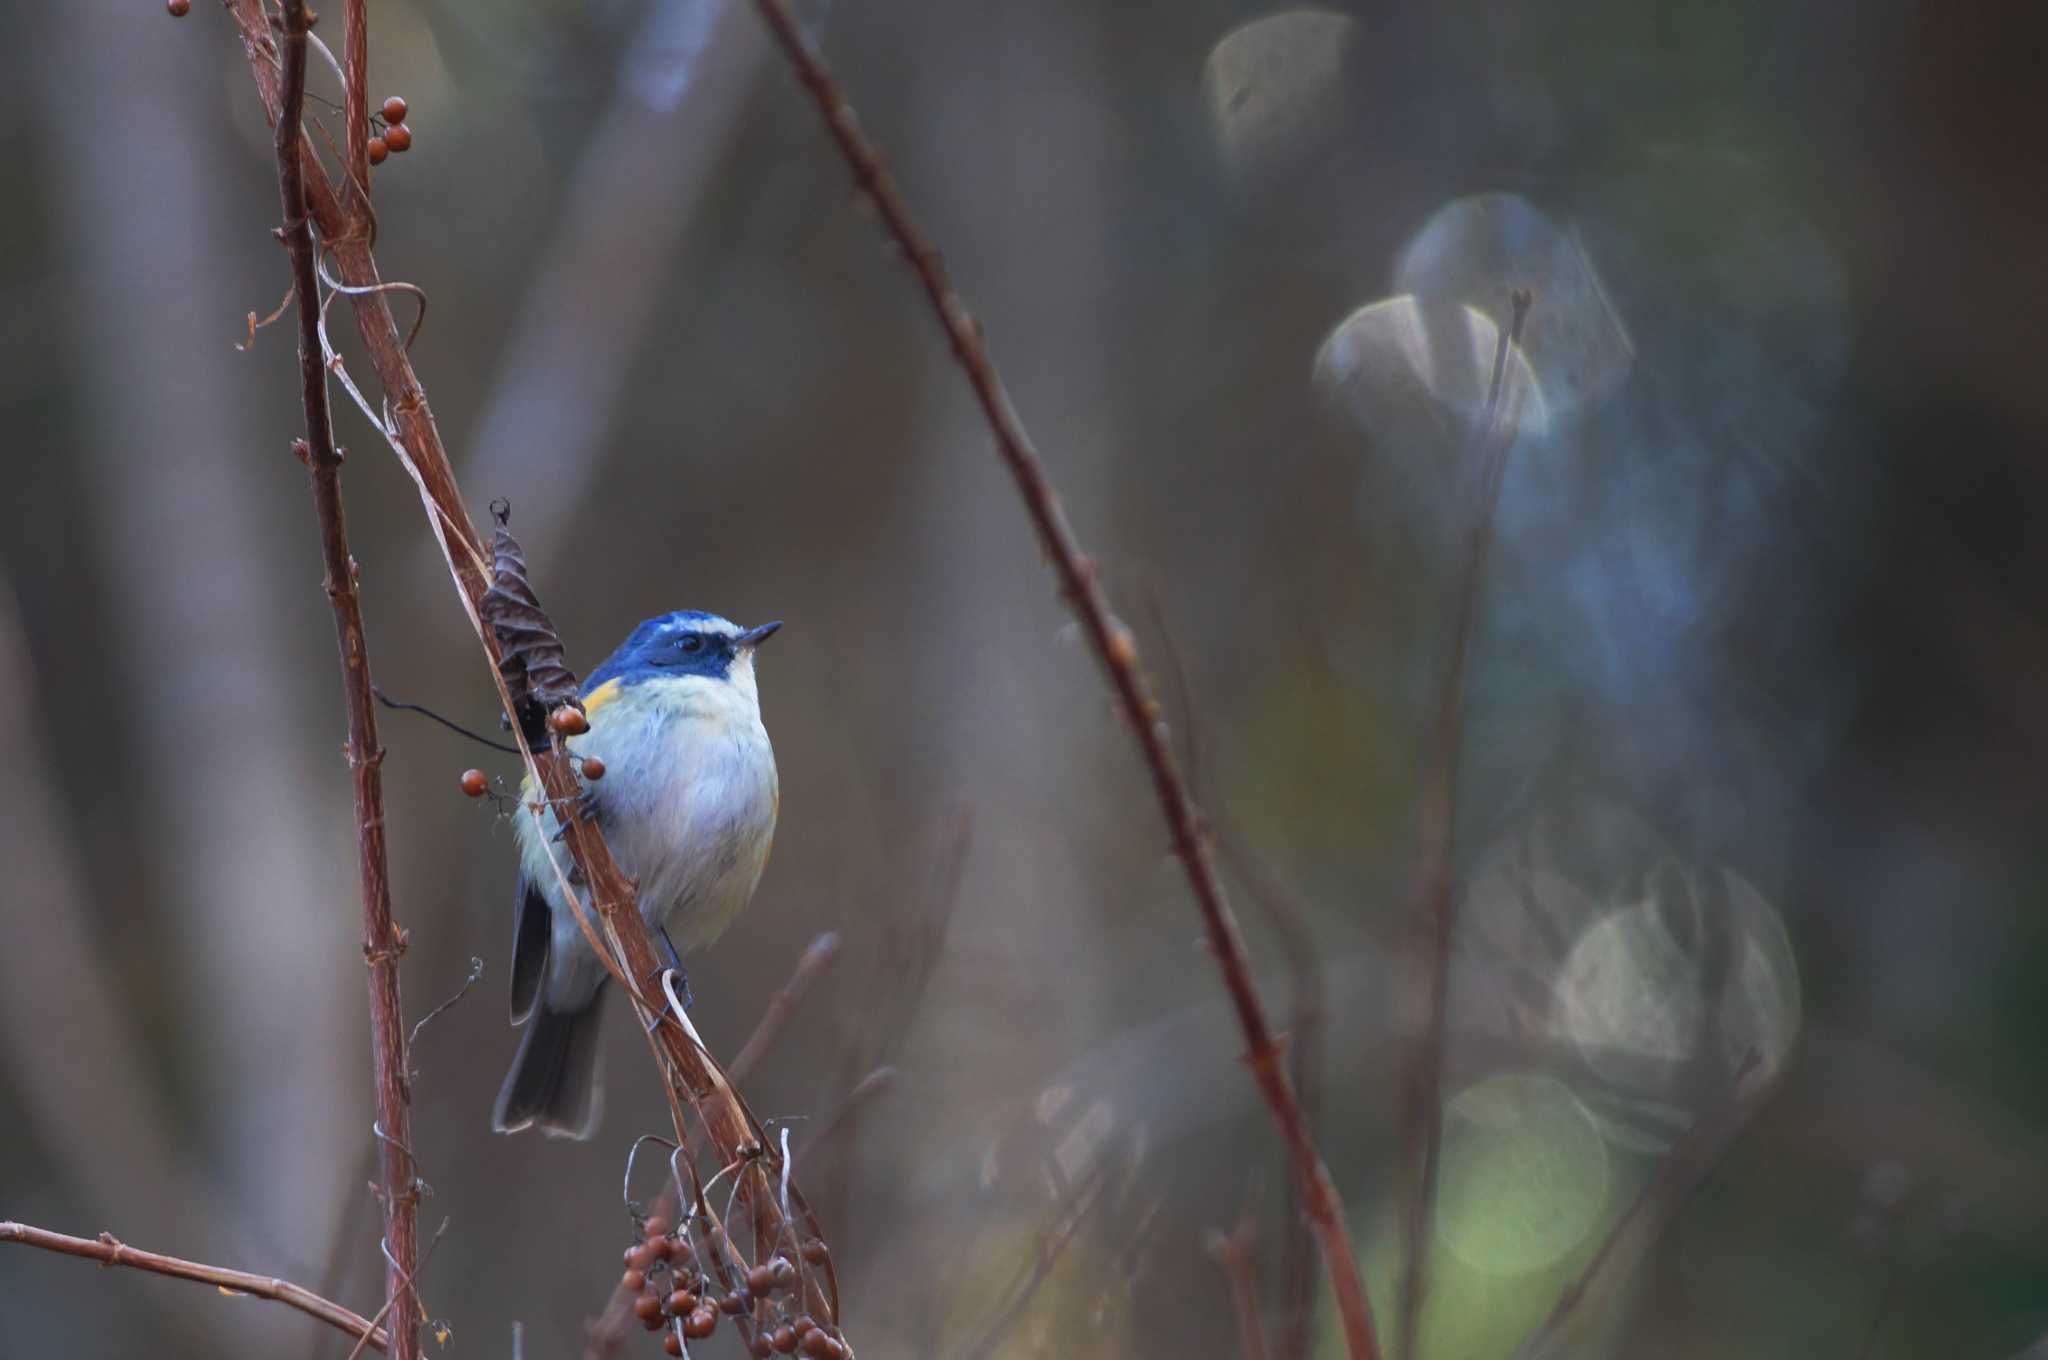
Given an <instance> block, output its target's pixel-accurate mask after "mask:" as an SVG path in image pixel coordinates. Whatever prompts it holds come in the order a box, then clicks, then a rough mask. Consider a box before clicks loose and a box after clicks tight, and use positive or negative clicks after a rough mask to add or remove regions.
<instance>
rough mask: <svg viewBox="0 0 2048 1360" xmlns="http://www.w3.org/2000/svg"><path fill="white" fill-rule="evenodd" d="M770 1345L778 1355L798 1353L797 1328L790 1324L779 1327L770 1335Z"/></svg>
mask: <svg viewBox="0 0 2048 1360" xmlns="http://www.w3.org/2000/svg"><path fill="white" fill-rule="evenodd" d="M768 1344H769V1345H770V1346H771V1347H773V1348H774V1350H775V1352H776V1353H777V1354H778V1355H791V1354H794V1353H795V1351H796V1328H794V1327H792V1326H790V1325H789V1324H788V1323H786V1322H785V1323H784V1324H782V1326H780V1327H777V1328H776V1329H775V1330H774V1331H773V1332H772V1333H770V1334H769V1337H768Z"/></svg>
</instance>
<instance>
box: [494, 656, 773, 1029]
mask: <svg viewBox="0 0 2048 1360" xmlns="http://www.w3.org/2000/svg"><path fill="white" fill-rule="evenodd" d="M733 672H734V673H733V676H732V678H731V679H727V680H712V679H707V678H705V677H702V676H679V677H662V678H658V679H651V680H643V681H641V682H639V683H637V684H634V685H631V686H628V687H626V688H625V689H624V690H623V691H621V692H620V693H619V694H618V695H617V696H616V697H613V698H610V699H609V700H608V701H607V702H605V703H603V704H601V705H599V706H598V707H597V708H596V709H595V711H594V712H593V713H592V714H591V719H590V731H589V732H588V733H586V734H584V735H583V736H581V737H578V738H576V739H575V741H574V742H573V743H572V747H573V749H574V750H575V751H576V752H577V753H578V754H579V755H587V756H596V757H598V758H599V759H600V760H602V761H604V763H605V775H604V778H603V779H602V780H599V781H597V782H595V783H593V784H591V785H590V786H589V787H590V788H591V790H592V792H593V793H594V794H595V795H596V799H597V804H598V808H599V813H600V817H601V819H602V821H603V824H604V828H605V834H606V839H607V841H608V843H609V844H610V846H611V849H612V853H613V854H614V855H615V856H616V857H617V859H618V861H619V867H620V868H622V869H624V870H625V871H626V873H627V874H629V875H630V876H631V877H632V878H633V879H634V881H635V882H636V883H637V884H638V887H639V895H640V911H641V914H642V915H643V916H644V917H646V918H647V920H648V923H649V924H650V925H658V924H666V925H667V926H668V931H669V935H670V937H671V938H672V939H673V940H674V941H675V944H676V948H678V949H679V950H682V951H683V952H685V953H688V952H690V951H691V950H694V949H698V948H701V947H703V946H704V945H707V944H709V943H710V942H711V941H712V940H713V939H715V938H717V936H718V935H719V933H720V932H722V931H723V930H724V929H725V927H726V926H727V925H729V924H730V923H731V921H732V919H733V918H734V917H735V916H737V915H738V914H739V912H740V911H741V910H742V909H743V908H744V907H745V906H746V905H747V903H748V901H749V900H750V899H751V898H752V897H753V895H754V887H755V885H756V884H757V883H759V882H760V879H761V871H762V869H763V868H764V867H765V866H766V864H767V862H768V847H769V843H770V841H771V840H772V839H773V836H774V833H775V813H776V806H777V800H778V788H777V782H776V775H775V753H774V750H773V748H771V747H770V745H769V743H768V733H767V730H766V729H765V728H763V727H762V725H761V714H760V707H759V703H758V701H757V699H756V691H755V687H754V677H753V664H752V658H751V657H743V658H741V659H740V661H739V662H736V663H735V665H734V667H733ZM742 672H744V673H743V674H742ZM518 821H519V824H520V849H521V851H522V854H523V857H524V859H525V863H526V870H527V873H528V875H529V877H530V878H532V879H533V880H534V881H535V882H539V883H542V884H544V885H546V886H547V888H548V898H549V902H550V905H551V906H553V907H554V908H555V911H554V923H553V924H554V930H553V957H552V960H551V963H550V966H549V981H548V994H549V999H550V1001H551V1002H552V1003H554V1004H557V1005H562V1004H568V1003H572V1002H578V1001H581V1000H583V999H585V998H586V997H587V996H588V995H589V994H591V993H592V992H594V991H595V990H596V988H597V986H598V985H599V983H600V982H602V980H603V976H604V973H603V967H602V965H600V964H599V963H598V962H597V960H596V959H595V958H594V957H593V956H592V955H591V954H590V950H589V946H588V944H587V943H586V942H585V940H584V939H583V935H582V931H581V930H580V929H579V928H578V926H577V925H576V921H575V918H574V917H573V916H572V915H570V914H569V913H568V911H567V910H566V909H565V908H564V907H563V904H562V903H561V902H560V900H559V899H560V888H559V885H558V884H557V882H556V880H555V877H554V871H553V869H552V868H551V867H550V866H549V865H548V863H547V859H546V856H545V853H544V851H543V847H542V846H541V844H540V840H539V837H538V835H537V834H536V828H535V826H534V823H533V820H532V818H530V817H521V818H519V819H518ZM555 849H556V853H557V856H558V858H560V859H561V860H562V861H563V862H564V864H566V863H567V860H568V856H567V853H566V851H565V850H563V848H562V847H561V845H560V843H559V842H556V843H555ZM657 947H659V946H658V945H657Z"/></svg>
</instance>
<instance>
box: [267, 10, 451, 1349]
mask: <svg viewBox="0 0 2048 1360" xmlns="http://www.w3.org/2000/svg"><path fill="white" fill-rule="evenodd" d="M361 3H362V0H350V6H349V9H350V12H351V14H355V12H356V11H358V10H359V9H360V7H361ZM310 22H311V21H310V17H309V15H308V12H307V9H306V3H305V0H284V51H283V54H282V56H283V84H282V88H281V90H280V96H279V97H280V101H281V102H280V113H279V117H278V120H277V127H276V137H275V144H276V148H277V182H278V192H279V195H280V197H281V198H282V199H283V204H284V226H283V228H282V229H281V230H280V231H279V233H278V235H279V236H280V238H281V239H282V240H283V241H284V244H285V249H286V250H288V251H289V252H290V253H291V262H292V295H293V298H294V300H295V301H296V303H297V305H298V315H299V379H300V386H301V393H300V396H301V401H302V402H303V404H304V407H305V414H306V437H305V438H304V439H302V440H298V441H295V443H294V448H295V449H296V450H297V451H298V454H299V457H300V459H301V460H302V461H303V462H304V463H305V464H306V468H307V470H308V471H309V472H310V473H311V474H312V478H313V507H314V512H315V514H316V515H317V516H318V518H319V521H320V550H321V556H322V558H323V559H324V561H325V563H326V568H327V581H326V589H327V599H328V602H329V603H330V604H331V605H332V606H333V608H334V632H335V638H336V640H337V641H338V643H339V644H340V647H341V675H342V689H343V692H344V693H345V695H346V696H347V703H348V764H349V769H350V771H351V772H352V774H353V775H354V782H355V814H356V847H357V861H358V869H359V872H360V876H361V878H362V893H363V961H364V963H366V964H367V965H368V966H369V982H370V1029H371V1036H372V1039H373V1041H374V1043H373V1053H374V1055H375V1069H376V1084H377V1125H376V1132H377V1137H378V1140H379V1144H380V1152H381V1156H380V1159H379V1160H380V1161H381V1163H382V1168H383V1185H382V1189H381V1192H380V1197H381V1198H382V1199H383V1201H384V1242H385V1246H386V1247H387V1249H388V1250H387V1252H386V1264H385V1301H386V1307H387V1308H388V1309H389V1311H390V1313H391V1316H392V1318H393V1326H392V1337H393V1344H392V1349H391V1354H392V1356H393V1357H394V1360H412V1357H414V1356H416V1355H417V1354H418V1338H419V1333H418V1318H419V1316H420V1312H421V1310H420V1307H419V1304H418V1302H417V1297H416V1294H415V1292H414V1286H413V1275H414V1273H415V1268H416V1261H417V1258H418V1252H419V1240H418V1224H417V1217H418V1212H417V1211H418V1205H419V1190H418V1185H419V1182H418V1177H417V1175H416V1174H415V1171H414V1168H413V1165H412V1128H411V1123H412V1120H411V1107H412V1095H411V1091H410V1088H409V1084H408V1081H407V1073H408V1071H409V1069H408V1067H407V1065H406V1058H405V1048H406V1038H405V1025H404V1016H405V1011H404V1007H403V1005H402V1003H401V1001H400V998H399V989H398V960H399V956H400V955H402V954H403V953H404V952H405V933H404V932H403V931H401V930H400V929H399V928H398V926H397V924H396V923H395V922H394V921H393V920H392V918H391V874H390V867H389V865H388V863H387V862H386V859H385V854H384V787H383V774H382V766H383V762H384V749H383V747H382V746H381V745H379V744H378V741H377V707H376V704H375V702H374V701H373V700H372V699H371V697H370V657H369V648H368V644H367V642H366V641H365V638H364V632H363V609H362V600H361V598H360V597H359V596H358V594H357V592H356V579H355V562H354V560H353V559H352V558H351V557H350V556H349V550H348V528H347V522H346V519H345V518H344V515H343V512H342V506H341V451H340V450H339V449H337V448H336V447H335V444H334V422H333V417H332V413H331V412H330V411H329V409H328V404H327V368H326V365H325V363H324V362H323V360H322V353H321V344H320V330H319V326H320V293H319V287H320V285H319V278H318V275H317V273H316V271H315V269H314V265H313V229H312V225H311V224H310V223H309V222H308V221H307V218H306V186H305V162H304V161H303V160H302V159H301V158H300V156H299V154H298V151H299V138H300V132H299V117H300V110H301V108H302V107H303V104H304V101H305V96H306V35H307V29H308V27H309V24H310ZM359 28H360V18H359V16H358V18H357V20H356V22H355V23H354V24H352V26H351V28H350V50H351V53H352V64H354V63H359V62H360V60H361V52H360V50H359V46H360V42H359V37H358V34H357V30H358V29H359ZM350 98H351V102H355V100H356V96H355V95H351V96H350ZM355 141H356V138H355V137H354V136H353V134H352V135H351V137H350V142H351V144H353V143H354V142H355Z"/></svg>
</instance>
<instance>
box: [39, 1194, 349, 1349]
mask: <svg viewBox="0 0 2048 1360" xmlns="http://www.w3.org/2000/svg"><path fill="white" fill-rule="evenodd" d="M0 1242H18V1243H20V1244H21V1245H23V1246H26V1247H40V1248H42V1249H43V1250H44V1251H54V1252H59V1253H61V1254H63V1255H65V1256H82V1257H84V1258H86V1259H87V1260H89V1261H98V1262H99V1263H100V1264H101V1265H103V1266H127V1267H128V1268H130V1269H131V1270H147V1271H149V1272H151V1273H152V1274H157V1275H170V1276H173V1277H174V1278H177V1279H180V1280H196V1281H198V1282H199V1283H201V1284H210V1285H213V1286H214V1287H215V1288H217V1289H219V1290H221V1291H222V1292H223V1293H228V1294H252V1295H254V1296H255V1297H257V1298H259V1299H269V1300H271V1301H272V1302H274V1303H281V1304H284V1305H285V1306H286V1307H289V1308H296V1309H298V1310H299V1311H300V1312H301V1313H304V1314H305V1315H306V1316H308V1317H315V1318H318V1319H320V1321H322V1322H324V1323H326V1324H327V1325H328V1326H330V1327H338V1328H340V1329H341V1330H342V1331H344V1332H346V1333H348V1334H349V1335H350V1336H352V1337H356V1338H358V1339H365V1338H366V1339H367V1340H368V1342H369V1344H370V1346H371V1348H372V1349H374V1350H380V1351H381V1350H384V1349H385V1346H386V1344H387V1341H388V1338H387V1337H386V1335H385V1332H384V1329H383V1328H381V1327H372V1326H371V1325H370V1320H369V1319H368V1318H366V1317H363V1316H361V1315H360V1314H357V1313H353V1312H350V1311H349V1310H348V1309H346V1308H344V1307H342V1306H341V1305H340V1304H338V1303H335V1302H333V1301H332V1300H330V1299H323V1298H321V1297H320V1296H319V1295H318V1294H315V1293H314V1292H313V1291H311V1290H310V1289H302V1288H300V1287H299V1286H298V1285H295V1284H293V1283H292V1282H291V1281H289V1280H279V1279H273V1278H271V1277H270V1276H267V1275H251V1274H249V1273H248V1272H247V1271H241V1270H227V1269H224V1268H223V1267H221V1266H209V1265H201V1264H200V1263H199V1262H197V1261H185V1260H180V1259H179V1258H178V1257H176V1256H160V1255H158V1254H157V1253H156V1252H153V1251H141V1250H138V1249H137V1248H134V1247H131V1246H129V1245H128V1244H127V1243H125V1242H122V1241H120V1240H119V1239H117V1238H116V1237H115V1236H114V1235H113V1234H112V1233H101V1234H100V1235H99V1239H98V1240H97V1241H94V1240H92V1239H90V1238H85V1237H67V1236H65V1235H64V1234H63V1233H57V1232H51V1231H49V1230H48V1229H46V1228H35V1227H30V1226H29V1225H28V1224H26V1223H14V1222H4V1223H0Z"/></svg>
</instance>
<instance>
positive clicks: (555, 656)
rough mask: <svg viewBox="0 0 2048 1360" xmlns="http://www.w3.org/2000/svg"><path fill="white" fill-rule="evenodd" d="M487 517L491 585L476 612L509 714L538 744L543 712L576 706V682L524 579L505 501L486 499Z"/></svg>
mask: <svg viewBox="0 0 2048 1360" xmlns="http://www.w3.org/2000/svg"><path fill="white" fill-rule="evenodd" d="M491 519H492V520H493V521H495V522H496V524H497V529H496V530H495V531H494V532H493V533H492V535H491V588H490V589H489V590H487V591H485V592H484V598H483V602H482V603H481V604H480V605H479V606H478V612H479V613H481V614H482V615H483V619H484V622H485V623H487V624H489V625H490V627H491V632H492V633H494V634H495V635H496V636H497V639H498V647H499V658H498V672H499V674H501V675H503V676H504V677H505V689H506V691H507V692H508V693H510V694H511V696H512V709H513V713H512V716H513V717H514V718H515V719H516V720H517V721H518V723H519V730H520V731H521V732H522V733H524V734H525V736H526V740H527V742H528V744H529V745H533V746H544V745H546V744H547V740H548V714H549V713H550V712H552V711H553V710H554V709H557V708H559V707H561V706H562V705H564V704H568V705H571V706H573V707H575V708H576V709H577V710H579V711H580V710H581V709H582V707H583V704H582V700H581V698H580V697H579V689H580V687H579V685H578V683H577V680H576V673H575V672H574V671H572V670H570V669H569V663H568V661H567V659H566V658H567V655H568V653H567V649H566V648H564V647H563V646H562V635H561V634H560V633H557V632H556V631H555V625H554V621H553V620H552V619H550V618H548V615H547V611H546V610H544V609H542V608H541V607H540V600H539V599H537V598H536V597H535V596H534V593H533V586H532V584H531V583H530V582H529V581H528V580H527V579H526V552H525V550H524V549H523V548H521V547H520V546H519V540H518V539H516V538H514V537H513V536H512V531H511V529H510V528H508V527H507V526H508V524H509V523H510V522H511V519H512V507H511V505H510V503H508V502H506V501H503V500H497V501H492V502H491Z"/></svg>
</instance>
